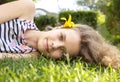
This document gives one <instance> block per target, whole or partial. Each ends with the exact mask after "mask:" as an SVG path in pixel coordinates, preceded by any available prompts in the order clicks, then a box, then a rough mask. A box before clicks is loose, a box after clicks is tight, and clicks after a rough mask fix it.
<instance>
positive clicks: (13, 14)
mask: <svg viewBox="0 0 120 82" xmlns="http://www.w3.org/2000/svg"><path fill="white" fill-rule="evenodd" d="M34 13H35V5H34V3H33V1H32V0H18V1H13V2H9V3H6V4H3V5H0V23H3V22H6V21H8V20H11V19H14V18H21V19H26V20H33V17H34Z"/></svg>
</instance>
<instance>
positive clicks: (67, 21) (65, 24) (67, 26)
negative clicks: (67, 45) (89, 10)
mask: <svg viewBox="0 0 120 82" xmlns="http://www.w3.org/2000/svg"><path fill="white" fill-rule="evenodd" d="M60 19H61V20H65V23H64V25H63V27H64V28H73V27H74V23H73V22H72V21H71V20H72V17H71V15H70V14H69V18H68V20H67V19H66V18H65V17H62V18H60Z"/></svg>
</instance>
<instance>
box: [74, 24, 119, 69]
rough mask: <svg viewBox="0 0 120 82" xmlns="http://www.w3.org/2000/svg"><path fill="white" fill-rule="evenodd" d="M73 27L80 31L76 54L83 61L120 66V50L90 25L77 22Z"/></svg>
mask: <svg viewBox="0 0 120 82" xmlns="http://www.w3.org/2000/svg"><path fill="white" fill-rule="evenodd" d="M75 27H76V28H74V29H75V30H76V31H78V32H79V33H80V38H81V42H80V46H81V48H80V52H79V54H78V56H80V57H82V60H83V61H86V62H90V63H101V64H102V65H105V66H108V65H111V66H112V67H113V68H115V69H117V68H120V51H119V50H118V49H117V47H115V46H113V45H111V44H110V43H108V42H107V41H105V39H104V38H103V37H102V36H101V35H100V34H99V33H98V32H97V31H95V30H94V29H93V28H92V27H90V26H87V25H81V24H78V25H76V26H75Z"/></svg>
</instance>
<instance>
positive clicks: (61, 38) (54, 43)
mask: <svg viewBox="0 0 120 82" xmlns="http://www.w3.org/2000/svg"><path fill="white" fill-rule="evenodd" d="M80 41H81V39H80V35H79V34H78V33H77V32H76V31H75V30H72V29H55V30H51V31H46V32H43V33H42V36H41V37H40V39H39V40H38V50H39V51H40V52H43V54H44V55H45V56H47V57H52V58H61V57H62V56H63V55H65V53H68V54H69V56H76V54H78V53H79V50H80Z"/></svg>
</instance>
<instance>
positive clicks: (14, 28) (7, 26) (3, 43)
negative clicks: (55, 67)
mask: <svg viewBox="0 0 120 82" xmlns="http://www.w3.org/2000/svg"><path fill="white" fill-rule="evenodd" d="M27 29H31V30H38V28H37V27H36V25H35V23H33V22H32V21H28V20H23V19H19V18H16V19H12V20H10V21H7V22H4V23H2V24H0V52H6V53H8V52H9V53H29V52H32V51H35V49H34V48H33V47H31V46H30V45H29V44H27V43H26V41H25V40H24V33H25V31H26V30H27Z"/></svg>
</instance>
